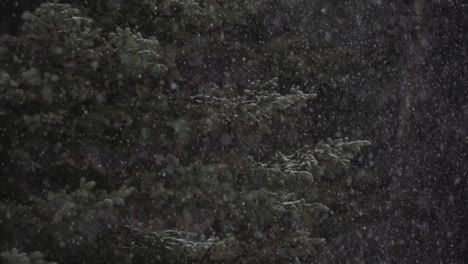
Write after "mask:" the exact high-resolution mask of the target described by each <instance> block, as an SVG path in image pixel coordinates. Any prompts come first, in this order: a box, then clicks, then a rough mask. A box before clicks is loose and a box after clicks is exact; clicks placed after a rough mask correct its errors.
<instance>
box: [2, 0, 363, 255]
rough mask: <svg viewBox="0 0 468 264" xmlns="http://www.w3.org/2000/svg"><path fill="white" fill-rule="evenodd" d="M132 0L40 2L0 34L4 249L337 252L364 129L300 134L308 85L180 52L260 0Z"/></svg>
mask: <svg viewBox="0 0 468 264" xmlns="http://www.w3.org/2000/svg"><path fill="white" fill-rule="evenodd" d="M115 3H120V4H122V5H123V4H124V3H123V2H118V1H117V2H115ZM125 4H128V5H130V4H132V5H133V8H131V9H129V10H126V11H125V12H127V13H126V14H127V16H125V17H122V15H121V12H122V11H121V10H123V7H119V5H118V4H117V6H114V5H113V6H101V5H102V3H100V2H96V3H94V2H93V3H91V4H88V5H83V4H80V3H76V2H72V4H71V5H70V4H58V3H44V4H42V5H40V6H39V7H38V8H37V9H36V10H34V11H33V12H26V13H24V14H23V16H22V19H23V21H24V23H23V25H22V27H21V29H20V31H19V32H18V33H17V34H15V35H12V36H4V37H2V43H4V45H3V46H2V50H1V51H0V52H1V53H0V63H1V64H2V69H1V71H0V92H1V94H2V96H1V97H0V101H1V104H0V105H1V106H0V114H1V115H2V119H1V121H0V142H1V146H0V157H2V161H4V162H3V164H2V173H3V174H4V177H2V180H1V181H2V182H1V187H0V194H1V197H2V200H1V202H0V217H1V218H0V223H1V225H0V235H1V236H2V237H3V238H4V240H3V241H2V242H1V243H0V249H1V250H2V251H3V253H2V260H4V261H6V262H7V263H43V262H45V261H46V260H47V261H57V262H58V263H62V262H68V263H70V262H71V263H83V262H85V263H109V262H124V263H210V262H211V263H267V262H273V263H302V262H307V261H308V262H310V261H313V260H314V259H316V258H318V257H320V256H321V257H322V258H324V259H328V260H329V261H331V259H332V256H330V255H327V256H323V255H324V254H325V252H327V250H326V247H327V246H328V245H329V244H330V243H331V242H333V241H334V239H335V238H337V237H339V236H340V234H342V233H343V230H345V229H346V228H347V227H349V226H350V224H351V223H352V221H353V219H354V217H355V215H356V214H357V213H358V212H356V210H355V209H354V208H353V205H352V203H351V201H350V199H352V197H353V189H352V187H351V184H352V178H351V177H350V176H349V175H347V174H346V171H347V169H348V168H349V167H350V166H351V161H352V160H353V159H354V158H355V157H357V155H359V153H360V151H361V149H362V148H363V147H365V146H367V145H369V142H367V141H362V140H358V141H353V140H349V139H347V138H344V139H335V140H332V139H327V140H322V141H318V140H315V139H310V138H309V139H308V138H307V137H308V136H307V134H306V132H307V131H308V130H309V129H310V127H307V124H308V122H309V121H307V122H306V121H304V120H305V119H307V115H306V114H304V111H303V110H304V108H305V107H307V106H308V105H309V104H313V102H314V100H315V97H316V95H315V94H313V93H312V92H311V91H310V89H309V88H307V87H302V86H298V85H293V84H287V83H285V84H281V83H280V78H278V77H277V76H271V77H269V78H266V79H265V80H262V79H261V78H260V79H258V80H254V81H252V82H251V83H250V84H249V85H248V87H245V85H243V84H240V83H236V82H235V80H230V81H229V80H228V79H229V78H227V79H226V80H224V81H223V82H221V83H216V82H210V83H205V82H204V81H203V80H202V79H201V78H200V79H197V78H194V77H192V78H190V76H189V75H188V74H187V72H185V71H186V70H187V69H188V68H185V69H184V68H183V67H179V66H178V65H180V63H182V62H185V63H189V62H190V61H192V62H193V61H196V60H197V57H198V58H200V57H201V58H203V56H204V54H205V55H206V54H207V53H208V52H209V48H210V47H211V45H215V44H216V43H218V44H216V45H223V44H222V43H223V37H222V34H224V33H223V30H224V29H231V30H234V28H236V27H245V28H248V25H243V23H244V22H245V19H246V18H247V17H249V16H251V15H252V14H255V13H256V12H259V10H260V9H258V8H257V6H256V5H255V4H254V2H253V1H252V2H250V1H234V2H232V3H230V4H225V5H222V4H219V3H218V2H216V1H213V2H210V1H184V2H182V1H144V2H142V3H140V2H138V3H133V2H129V3H125ZM109 8H111V9H112V10H113V11H112V10H109ZM154 10H157V11H154ZM102 12H104V14H105V15H104V16H101V17H100V18H97V15H96V14H102ZM147 12H150V13H147ZM151 12H153V13H151ZM93 15H94V16H96V17H93ZM130 15H134V19H133V20H132V19H130V20H126V19H127V18H128V17H130ZM147 15H148V16H147ZM148 17H150V18H152V19H151V20H150V21H151V22H145V21H146V20H145V19H147V18H148ZM172 20H175V21H176V23H171V22H170V21H172ZM119 26H122V27H119ZM191 50H194V51H196V52H195V53H189V51H191ZM218 51H219V50H218ZM218 55H219V54H218ZM219 56H220V55H219ZM220 57H221V56H220ZM193 67H195V66H192V68H193ZM198 67H199V68H198V72H201V70H202V68H203V65H199V66H198ZM190 83H191V84H190ZM183 85H187V87H183ZM191 86H196V89H193V90H191V89H189V87H191ZM313 121H314V122H320V120H313ZM314 141H315V142H314ZM280 142H282V143H283V144H280ZM304 142H307V144H304ZM22 252H26V253H22ZM39 252H40V253H39ZM325 255H326V254H325Z"/></svg>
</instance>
